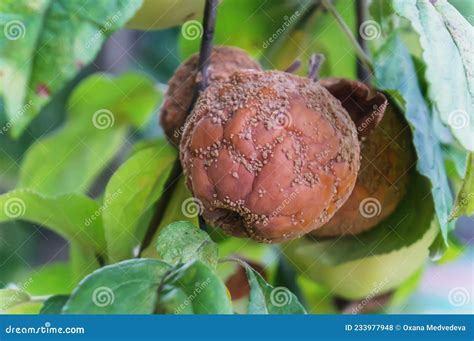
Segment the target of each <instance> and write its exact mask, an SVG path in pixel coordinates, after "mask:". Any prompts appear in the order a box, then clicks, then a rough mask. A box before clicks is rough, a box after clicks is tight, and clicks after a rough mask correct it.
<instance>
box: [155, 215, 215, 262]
mask: <svg viewBox="0 0 474 341" xmlns="http://www.w3.org/2000/svg"><path fill="white" fill-rule="evenodd" d="M156 249H157V251H158V254H159V256H160V258H161V259H162V260H163V261H164V262H166V263H169V264H172V265H177V264H184V263H187V262H189V261H191V260H195V259H198V260H200V261H202V262H203V263H205V264H207V265H209V266H210V267H211V268H215V267H216V265H217V257H218V248H217V244H216V243H214V242H213V241H212V240H211V238H210V237H209V235H208V234H207V233H206V232H204V231H201V230H200V229H199V228H197V227H196V226H194V225H193V224H191V223H190V222H187V221H178V222H175V223H172V224H170V225H168V226H166V227H164V228H163V229H162V230H161V231H160V234H159V235H158V241H157V243H156Z"/></svg>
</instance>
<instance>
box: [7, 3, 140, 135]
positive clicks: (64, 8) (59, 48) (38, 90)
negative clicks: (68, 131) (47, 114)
mask: <svg viewBox="0 0 474 341" xmlns="http://www.w3.org/2000/svg"><path fill="white" fill-rule="evenodd" d="M141 4H142V1H141V0H133V1H126V0H110V1H93V2H91V3H89V4H87V6H84V4H83V3H82V2H80V1H63V0H38V1H35V2H31V1H28V0H19V1H2V2H1V3H0V13H2V15H1V16H0V31H1V32H5V33H6V35H7V39H2V40H1V41H0V70H1V71H2V74H3V77H2V83H3V84H4V87H3V95H4V100H5V105H6V110H7V113H8V116H9V118H10V119H11V120H12V122H13V127H12V134H13V135H14V136H19V135H20V134H21V133H22V132H23V131H24V129H25V128H26V126H27V125H28V124H29V122H30V121H31V120H32V118H33V117H35V116H36V115H37V114H38V112H39V111H40V109H41V108H42V107H43V106H44V105H45V104H47V103H48V102H49V100H50V99H51V96H52V95H54V94H55V93H57V92H58V91H59V90H60V89H61V88H63V86H64V85H65V84H66V83H67V82H68V81H69V80H71V79H72V78H73V77H74V76H75V75H76V74H77V73H78V72H79V70H80V69H81V68H82V67H83V66H84V65H86V64H89V63H90V62H92V60H93V59H94V57H95V56H96V54H97V53H98V52H99V50H100V48H101V46H102V43H103V42H104V41H105V39H106V38H107V37H109V36H110V35H111V34H112V33H113V32H115V31H116V30H118V29H119V28H120V27H122V26H123V25H124V24H125V23H126V22H127V21H128V20H129V19H130V18H131V17H132V16H133V14H134V13H135V11H136V10H137V9H138V8H139V7H140V6H141Z"/></svg>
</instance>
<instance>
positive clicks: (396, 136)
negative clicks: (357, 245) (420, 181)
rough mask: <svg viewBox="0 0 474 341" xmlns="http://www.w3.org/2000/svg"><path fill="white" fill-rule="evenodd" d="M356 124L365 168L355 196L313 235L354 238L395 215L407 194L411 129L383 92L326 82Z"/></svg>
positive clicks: (359, 85)
mask: <svg viewBox="0 0 474 341" xmlns="http://www.w3.org/2000/svg"><path fill="white" fill-rule="evenodd" d="M321 84H322V85H323V86H325V87H326V88H327V89H328V90H329V91H330V92H331V93H332V94H333V95H334V96H335V97H337V98H339V99H340V101H341V103H342V105H343V106H344V108H346V110H347V111H348V113H349V115H350V116H351V118H352V119H353V121H354V122H355V123H356V126H357V129H358V132H359V137H360V139H361V151H360V154H361V166H360V171H359V174H358V176H357V182H356V185H355V187H354V190H353V191H352V194H351V196H350V197H349V199H348V200H347V201H346V203H345V204H344V205H343V206H342V207H341V209H340V210H339V211H337V213H336V214H335V215H334V217H333V218H332V219H331V220H330V221H329V222H328V223H326V224H325V225H324V226H322V227H321V228H320V229H318V230H315V231H313V232H312V235H314V236H317V237H331V236H342V235H354V234H358V233H361V232H364V231H367V230H368V229H370V228H372V227H374V226H376V225H377V224H378V223H380V222H381V221H382V220H384V219H385V218H387V217H388V216H389V215H390V214H392V213H393V211H394V210H395V208H396V207H397V205H398V203H399V202H400V200H402V198H403V196H404V195H405V193H406V189H407V185H408V182H409V175H408V174H409V170H410V168H411V167H413V166H414V165H415V161H416V160H415V155H414V150H413V147H412V143H411V133H410V128H409V126H408V124H407V123H406V121H405V120H404V118H403V117H402V115H401V114H400V113H399V112H398V111H397V110H396V108H395V107H393V106H392V105H390V104H388V106H387V101H386V99H385V97H384V96H383V94H381V93H379V92H377V91H375V90H373V89H370V88H368V87H367V86H366V85H364V84H363V83H361V82H357V81H349V80H343V79H332V80H326V81H322V82H321Z"/></svg>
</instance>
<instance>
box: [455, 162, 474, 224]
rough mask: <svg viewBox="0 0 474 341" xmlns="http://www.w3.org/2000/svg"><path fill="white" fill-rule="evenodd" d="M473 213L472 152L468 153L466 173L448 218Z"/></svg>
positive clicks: (473, 165) (473, 181) (473, 175)
mask: <svg viewBox="0 0 474 341" xmlns="http://www.w3.org/2000/svg"><path fill="white" fill-rule="evenodd" d="M473 213H474V153H469V156H468V161H467V163H466V174H465V175H464V180H463V182H462V185H461V189H460V190H459V192H458V195H457V197H456V201H455V203H454V207H453V211H452V212H451V215H450V219H454V218H458V217H460V216H461V215H471V214H473Z"/></svg>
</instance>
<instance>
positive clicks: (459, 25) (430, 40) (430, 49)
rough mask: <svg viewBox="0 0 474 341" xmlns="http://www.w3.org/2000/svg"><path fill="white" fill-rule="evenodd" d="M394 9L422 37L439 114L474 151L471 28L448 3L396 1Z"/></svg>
mask: <svg viewBox="0 0 474 341" xmlns="http://www.w3.org/2000/svg"><path fill="white" fill-rule="evenodd" d="M393 5H394V8H395V11H396V12H397V13H398V14H399V15H400V16H402V17H405V18H407V19H408V20H409V21H410V22H411V24H412V26H413V28H414V29H415V30H416V32H417V33H418V34H419V36H420V44H421V47H422V48H423V59H424V61H425V63H426V79H427V81H428V83H429V87H428V95H429V97H430V99H431V101H432V103H433V104H434V106H433V107H434V110H435V112H436V114H437V115H438V116H439V117H440V118H441V121H442V122H443V123H444V124H446V125H448V126H449V127H450V128H451V132H452V133H453V135H454V136H455V137H456V138H457V139H458V140H459V142H460V143H461V144H462V145H463V146H464V147H465V148H466V149H468V150H470V151H474V134H473V133H472V132H473V131H474V112H473V106H472V103H473V100H474V65H473V62H472V55H473V54H474V47H473V45H472V41H473V39H474V35H473V29H472V26H471V25H470V24H469V23H468V22H467V21H466V20H465V19H464V18H463V17H462V16H461V15H460V14H459V13H458V12H457V11H456V9H455V8H454V7H452V6H451V5H450V4H448V2H447V1H446V0H437V1H436V2H434V4H432V3H431V2H428V1H424V0H411V1H410V0H409V1H394V2H393ZM446 65H449V68H447V67H446ZM447 94H450V95H449V96H448V95H447Z"/></svg>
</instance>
